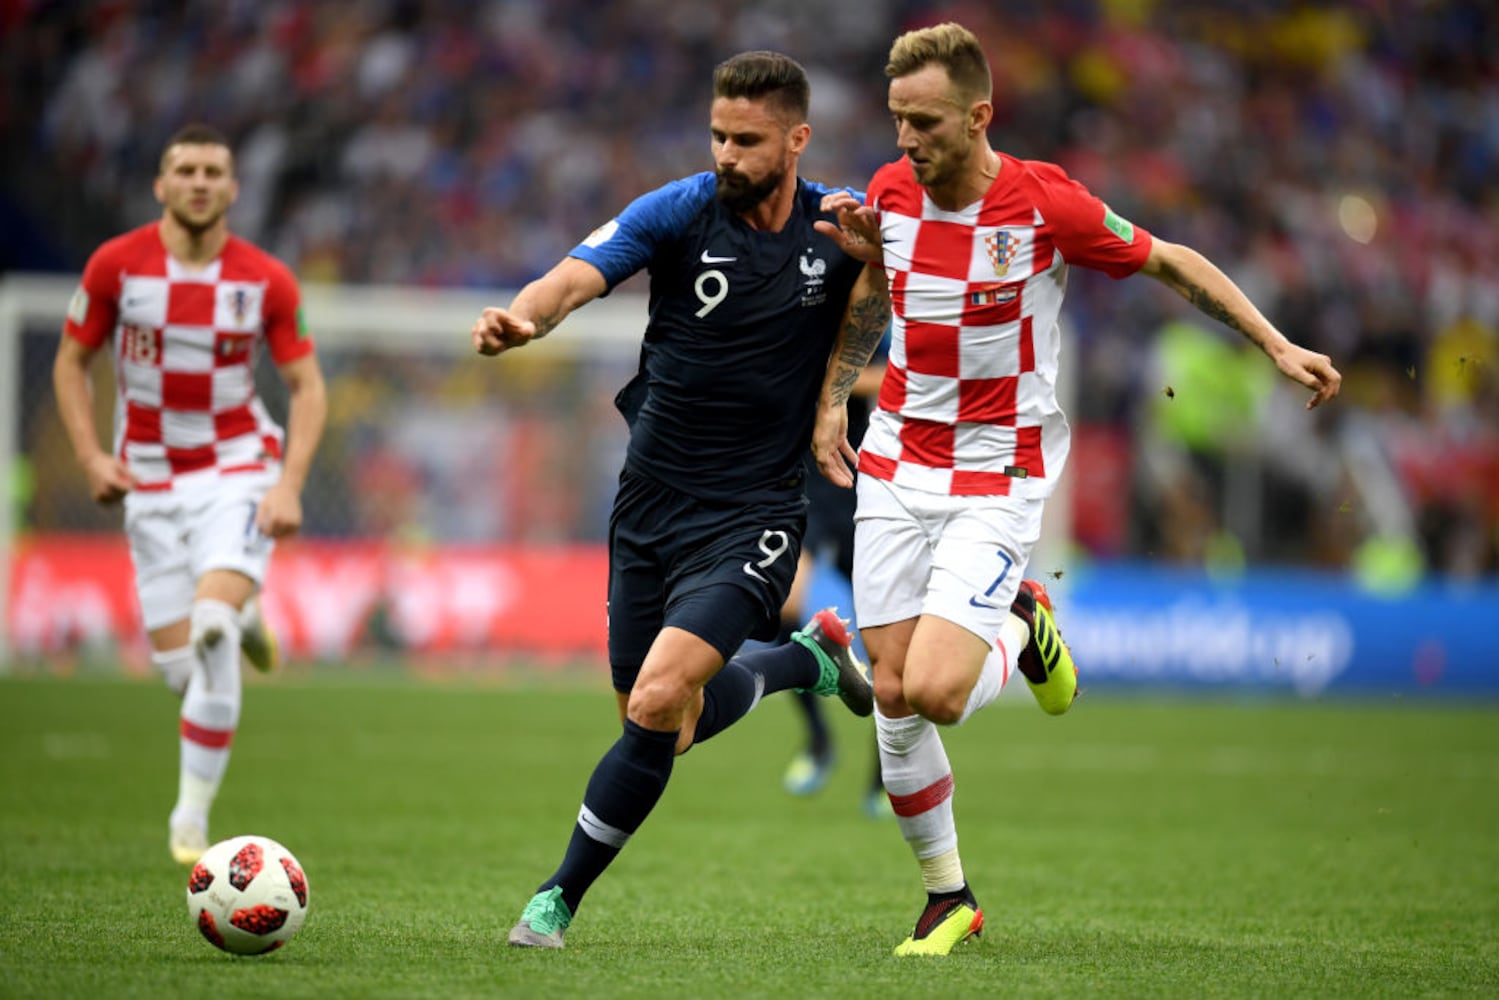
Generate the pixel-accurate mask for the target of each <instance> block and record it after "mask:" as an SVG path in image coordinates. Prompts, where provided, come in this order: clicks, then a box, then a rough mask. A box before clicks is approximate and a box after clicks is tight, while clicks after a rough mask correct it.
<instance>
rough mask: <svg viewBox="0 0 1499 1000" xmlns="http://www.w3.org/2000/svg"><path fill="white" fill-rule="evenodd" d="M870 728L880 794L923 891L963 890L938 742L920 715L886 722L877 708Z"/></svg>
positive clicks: (946, 769) (949, 779)
mask: <svg viewBox="0 0 1499 1000" xmlns="http://www.w3.org/2000/svg"><path fill="white" fill-rule="evenodd" d="M874 723H875V732H876V734H877V735H878V737H879V743H880V773H881V775H882V776H883V777H884V779H885V791H886V793H888V794H889V796H890V804H891V805H892V806H893V807H894V808H895V821H896V823H897V824H898V825H899V826H900V832H901V836H903V837H905V838H906V843H907V844H909V845H910V847H911V852H912V853H913V854H915V855H916V860H917V863H918V864H920V865H921V875H922V882H923V883H924V884H925V885H926V889H927V891H928V892H956V891H957V890H958V889H961V888H962V887H963V866H962V863H961V862H960V861H959V859H958V828H957V824H956V823H955V822H954V820H953V812H952V795H953V776H952V765H951V764H949V763H948V760H947V749H946V748H945V747H944V746H943V745H942V737H941V735H940V733H939V732H938V729H937V727H936V726H935V725H933V724H932V723H931V722H928V721H927V720H926V719H923V718H922V717H921V716H919V715H911V716H907V717H906V718H903V719H891V718H888V717H886V716H885V715H884V714H882V713H881V712H880V711H879V709H878V708H876V709H875V713H874ZM934 860H935V861H936V863H935V864H934V863H931V862H933V861H934ZM954 880H956V881H954ZM938 883H940V884H938Z"/></svg>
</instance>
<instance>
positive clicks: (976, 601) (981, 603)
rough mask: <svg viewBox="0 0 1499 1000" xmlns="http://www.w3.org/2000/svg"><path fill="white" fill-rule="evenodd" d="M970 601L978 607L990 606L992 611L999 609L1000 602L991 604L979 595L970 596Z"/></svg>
mask: <svg viewBox="0 0 1499 1000" xmlns="http://www.w3.org/2000/svg"><path fill="white" fill-rule="evenodd" d="M968 603H969V604H972V605H973V606H974V607H976V608H988V609H989V610H990V611H998V610H999V605H998V604H990V603H989V602H988V601H981V600H979V599H978V598H977V597H970V598H968Z"/></svg>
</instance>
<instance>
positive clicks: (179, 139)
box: [160, 122, 234, 170]
mask: <svg viewBox="0 0 1499 1000" xmlns="http://www.w3.org/2000/svg"><path fill="white" fill-rule="evenodd" d="M173 146H223V147H224V148H225V149H228V150H229V153H230V156H231V158H232V156H233V154H234V150H233V149H231V148H230V146H229V137H228V136H226V135H224V133H222V132H220V131H219V130H218V129H216V128H214V127H213V126H212V125H205V124H203V123H202V122H193V123H191V124H189V125H184V126H182V127H181V128H179V129H178V130H177V131H175V132H173V133H172V137H171V138H170V139H168V140H167V141H166V145H164V146H162V147H161V165H160V169H162V170H165V169H166V165H167V153H168V152H169V151H170V150H171V148H172V147H173Z"/></svg>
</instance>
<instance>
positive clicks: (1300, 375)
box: [1140, 239, 1343, 410]
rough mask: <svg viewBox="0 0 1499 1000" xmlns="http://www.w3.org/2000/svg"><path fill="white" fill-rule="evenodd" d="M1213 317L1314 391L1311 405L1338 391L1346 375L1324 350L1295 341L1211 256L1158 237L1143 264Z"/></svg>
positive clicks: (1148, 272) (1147, 272)
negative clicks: (1208, 256)
mask: <svg viewBox="0 0 1499 1000" xmlns="http://www.w3.org/2000/svg"><path fill="white" fill-rule="evenodd" d="M1140 271H1141V273H1142V274H1148V275H1150V276H1151V277H1152V278H1155V279H1156V280H1157V281H1159V282H1161V284H1163V285H1166V286H1168V287H1170V288H1174V289H1175V290H1176V291H1177V293H1178V294H1180V295H1181V296H1182V298H1184V299H1186V300H1187V301H1188V302H1190V303H1192V304H1193V305H1194V306H1196V307H1197V308H1198V309H1200V310H1202V312H1203V313H1204V314H1206V315H1208V316H1211V317H1212V318H1213V319H1216V320H1218V321H1219V322H1220V323H1223V324H1224V325H1225V326H1227V327H1229V328H1230V329H1233V330H1237V331H1238V332H1239V333H1241V334H1243V335H1244V336H1245V337H1248V338H1249V339H1250V340H1251V341H1253V342H1254V343H1255V344H1256V345H1258V346H1259V348H1260V350H1262V351H1264V352H1265V353H1266V354H1267V355H1269V356H1270V359H1271V360H1272V361H1274V362H1275V366H1276V367H1277V368H1279V369H1280V370H1281V372H1282V373H1283V374H1284V375H1286V377H1288V378H1291V379H1294V380H1296V381H1297V382H1300V383H1301V384H1302V385H1304V386H1306V387H1307V388H1308V389H1311V390H1312V398H1311V399H1309V400H1308V401H1307V404H1306V408H1307V409H1308V410H1310V409H1312V408H1313V407H1315V406H1317V405H1319V404H1321V403H1325V402H1327V401H1328V400H1329V399H1331V398H1333V397H1334V396H1336V395H1337V394H1338V389H1339V388H1340V387H1341V386H1342V384H1343V376H1342V375H1341V374H1340V373H1339V372H1338V370H1337V369H1336V368H1334V367H1333V364H1332V359H1331V358H1329V357H1328V356H1327V355H1325V354H1318V353H1316V352H1315V351H1309V350H1307V349H1306V348H1304V347H1300V346H1298V345H1296V344H1293V343H1292V342H1291V341H1290V340H1288V339H1287V338H1286V335H1285V334H1283V333H1281V332H1280V331H1279V330H1277V329H1276V328H1275V326H1274V324H1272V323H1271V322H1270V321H1269V320H1268V319H1266V318H1265V317H1264V315H1263V314H1261V312H1260V311H1259V310H1258V309H1256V308H1255V306H1254V303H1253V302H1250V301H1249V297H1248V296H1246V295H1245V294H1244V292H1243V291H1242V290H1241V289H1240V288H1239V286H1238V285H1236V284H1234V282H1233V279H1231V278H1229V276H1228V275H1226V274H1224V273H1223V272H1222V271H1220V270H1219V269H1218V268H1217V266H1216V265H1214V264H1213V262H1212V261H1210V260H1208V259H1207V258H1206V257H1204V256H1203V255H1202V254H1200V253H1198V252H1197V251H1196V250H1193V249H1192V248H1191V247H1186V246H1182V245H1181V244H1179V243H1168V242H1167V241H1165V240H1162V239H1156V240H1155V241H1154V242H1153V243H1152V245H1151V248H1150V256H1149V257H1147V258H1146V259H1145V265H1144V266H1143V267H1142V268H1141V269H1140Z"/></svg>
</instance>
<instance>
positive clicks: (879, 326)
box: [830, 295, 890, 406]
mask: <svg viewBox="0 0 1499 1000" xmlns="http://www.w3.org/2000/svg"><path fill="white" fill-rule="evenodd" d="M889 323H890V299H889V297H888V296H885V295H866V296H865V297H864V298H862V299H859V300H858V301H857V302H851V303H849V307H848V319H847V321H846V322H845V323H844V325H843V347H842V349H841V350H840V351H839V352H838V357H837V359H836V363H837V366H838V370H837V372H836V373H835V374H834V376H833V382H832V385H831V386H830V389H831V391H832V396H833V402H834V403H835V404H836V405H840V406H841V405H842V404H844V403H846V402H848V397H849V394H850V393H852V392H853V390H854V383H855V382H857V381H858V379H859V372H860V371H861V370H863V368H864V366H865V365H867V364H869V359H870V358H872V357H874V352H875V348H877V347H879V346H880V339H881V338H882V337H884V336H885V327H886V326H888V325H889Z"/></svg>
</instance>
